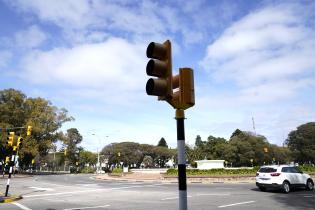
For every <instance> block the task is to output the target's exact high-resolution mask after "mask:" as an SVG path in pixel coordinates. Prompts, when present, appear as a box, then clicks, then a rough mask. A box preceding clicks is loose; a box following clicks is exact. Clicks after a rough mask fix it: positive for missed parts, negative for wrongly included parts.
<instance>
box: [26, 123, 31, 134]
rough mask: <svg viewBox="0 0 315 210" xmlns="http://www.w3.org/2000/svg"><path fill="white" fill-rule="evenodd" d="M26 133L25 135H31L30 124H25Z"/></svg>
mask: <svg viewBox="0 0 315 210" xmlns="http://www.w3.org/2000/svg"><path fill="white" fill-rule="evenodd" d="M26 135H27V136H30V135H32V126H30V125H29V126H27V131H26Z"/></svg>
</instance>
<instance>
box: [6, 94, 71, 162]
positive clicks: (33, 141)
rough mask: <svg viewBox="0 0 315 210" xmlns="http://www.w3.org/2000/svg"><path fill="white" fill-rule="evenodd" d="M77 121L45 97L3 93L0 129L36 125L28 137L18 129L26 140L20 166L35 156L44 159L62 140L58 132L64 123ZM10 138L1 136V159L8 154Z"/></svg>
mask: <svg viewBox="0 0 315 210" xmlns="http://www.w3.org/2000/svg"><path fill="white" fill-rule="evenodd" d="M71 120H73V117H69V116H68V112H67V110H66V109H58V108H57V107H55V106H53V105H52V103H51V102H50V101H48V100H46V99H44V98H40V97H38V98H28V97H27V96H26V95H25V94H24V93H22V92H21V91H18V90H14V89H5V90H1V91H0V126H1V128H2V130H4V128H13V127H27V126H28V125H30V126H32V127H33V129H32V135H31V136H26V130H25V129H21V130H16V134H17V135H22V136H23V137H24V142H23V145H22V147H21V148H20V150H19V157H20V162H19V163H20V166H22V167H23V166H28V165H29V164H30V163H31V161H32V159H33V158H34V157H35V156H40V157H44V156H46V155H47V154H48V151H49V150H50V149H52V147H53V143H54V142H56V141H58V140H59V139H60V133H59V132H58V129H60V128H61V126H62V124H63V123H65V122H68V121H71ZM5 138H6V136H5V135H3V133H2V135H1V139H0V159H4V158H5V155H7V153H8V152H7V151H8V148H7V147H6V146H5Z"/></svg>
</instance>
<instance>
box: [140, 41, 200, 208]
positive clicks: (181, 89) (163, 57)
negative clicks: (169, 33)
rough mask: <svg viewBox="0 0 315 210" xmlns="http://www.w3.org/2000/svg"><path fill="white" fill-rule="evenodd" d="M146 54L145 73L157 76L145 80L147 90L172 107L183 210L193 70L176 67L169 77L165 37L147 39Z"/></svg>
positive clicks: (184, 205) (169, 64)
mask: <svg viewBox="0 0 315 210" xmlns="http://www.w3.org/2000/svg"><path fill="white" fill-rule="evenodd" d="M146 54H147V57H148V58H151V59H150V60H149V62H148V64H147V67H146V72H147V75H149V76H153V77H157V78H150V79H149V80H148V81H147V84H146V92H147V94H148V95H153V96H158V100H164V101H167V102H168V103H169V104H170V105H171V106H172V107H173V108H174V109H176V116H175V118H176V122H177V150H178V188H179V209H180V210H187V182H186V157H185V156H186V155H185V127H184V120H185V112H184V110H186V109H188V108H190V107H192V106H194V105H195V93H194V76H193V70H192V69H191V68H180V69H179V74H178V75H176V76H174V77H173V75H172V49H171V42H170V41H169V40H167V41H165V42H164V43H163V44H160V43H155V42H151V43H150V44H149V45H148V47H147V52H146Z"/></svg>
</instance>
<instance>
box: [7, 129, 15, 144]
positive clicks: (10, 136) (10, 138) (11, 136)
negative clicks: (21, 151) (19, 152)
mask: <svg viewBox="0 0 315 210" xmlns="http://www.w3.org/2000/svg"><path fill="white" fill-rule="evenodd" d="M13 143H14V132H9V133H8V137H7V145H9V146H10V147H13Z"/></svg>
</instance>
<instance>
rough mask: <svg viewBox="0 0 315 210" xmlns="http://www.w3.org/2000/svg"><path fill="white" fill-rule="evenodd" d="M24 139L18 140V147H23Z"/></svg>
mask: <svg viewBox="0 0 315 210" xmlns="http://www.w3.org/2000/svg"><path fill="white" fill-rule="evenodd" d="M23 140H24V139H23V138H22V137H21V136H20V137H19V138H18V140H17V144H16V145H17V147H20V146H22V144H23Z"/></svg>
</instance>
